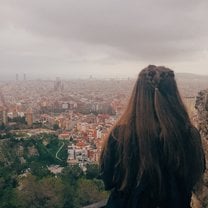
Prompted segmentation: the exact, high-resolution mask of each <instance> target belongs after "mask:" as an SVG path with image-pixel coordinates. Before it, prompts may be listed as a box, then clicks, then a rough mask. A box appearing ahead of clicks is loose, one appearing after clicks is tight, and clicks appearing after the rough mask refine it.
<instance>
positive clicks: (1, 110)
mask: <svg viewBox="0 0 208 208" xmlns="http://www.w3.org/2000/svg"><path fill="white" fill-rule="evenodd" d="M7 114H8V107H7V105H6V102H5V100H4V95H3V93H2V91H1V90H0V125H2V124H4V125H7V124H8V116H7Z"/></svg>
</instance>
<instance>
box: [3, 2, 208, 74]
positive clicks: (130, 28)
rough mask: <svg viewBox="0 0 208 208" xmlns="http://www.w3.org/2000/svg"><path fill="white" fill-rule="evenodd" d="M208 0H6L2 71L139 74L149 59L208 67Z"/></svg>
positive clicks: (194, 69)
mask: <svg viewBox="0 0 208 208" xmlns="http://www.w3.org/2000/svg"><path fill="white" fill-rule="evenodd" d="M207 8H208V2H205V1H202V0H199V1H194V0H191V1H188V0H182V1H179V0H176V1H168V2H167V1H164V0H159V1H157V4H155V2H154V1H153V0H148V1H144V0H142V1H139V2H137V1H131V2H122V1H119V0H113V1H110V0H106V1H96V0H89V1H85V2H83V1H80V0H76V1H75V0H68V1H67V0H63V1H62V2H61V3H60V2H58V1H55V0H54V1H49V0H45V1H35V0H31V1H28V2H26V1H23V0H20V1H18V2H14V1H6V0H1V8H0V19H1V20H0V26H1V27H0V45H1V50H0V76H1V77H11V75H13V74H14V76H15V74H16V73H18V74H24V73H25V74H27V75H28V77H30V76H31V77H33V76H34V77H37V78H40V77H47V76H48V77H56V76H60V77H62V76H63V77H65V76H66V77H72V78H79V77H81V78H87V77H90V76H91V75H92V76H93V77H96V78H102V77H104V78H105V77H108V78H109V77H118V76H119V77H121V78H122V77H135V75H137V74H138V73H139V71H140V70H141V69H143V68H144V67H146V66H147V65H149V64H156V65H165V66H167V67H170V68H171V69H173V70H174V71H175V72H176V73H184V72H186V73H194V74H208V71H207V68H208V62H207V60H208V26H207V24H206V20H207V17H208V15H207V12H206V11H207Z"/></svg>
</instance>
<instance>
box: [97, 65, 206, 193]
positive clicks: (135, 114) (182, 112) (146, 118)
mask: <svg viewBox="0 0 208 208" xmlns="http://www.w3.org/2000/svg"><path fill="white" fill-rule="evenodd" d="M110 135H111V136H113V137H114V138H115V139H116V140H117V142H118V145H117V151H116V152H117V161H116V164H115V167H116V168H117V169H119V174H118V173H117V175H115V177H114V179H115V180H117V181H120V187H119V188H120V190H123V189H125V188H127V187H128V186H131V185H132V184H135V183H136V182H135V180H136V181H137V182H138V181H140V179H141V177H142V175H143V174H144V173H145V174H148V179H149V180H150V181H152V182H154V184H156V187H158V189H159V188H160V187H161V183H162V170H161V159H162V160H164V161H165V165H166V167H167V168H168V169H169V170H170V171H171V172H174V173H177V174H178V175H180V177H182V178H183V179H184V180H185V181H186V183H187V186H190V187H193V185H194V184H195V183H196V181H197V180H198V179H199V178H200V176H201V175H202V173H203V165H204V163H203V150H202V147H201V142H200V136H199V134H198V131H197V130H196V129H195V128H194V127H193V125H192V123H191V121H190V118H189V115H188V113H187V110H186V108H185V106H184V104H183V102H182V99H181V96H180V94H179V91H178V88H177V84H176V81H175V75H174V72H173V71H172V70H170V69H168V68H166V67H163V66H158V67H157V66H154V65H149V66H148V67H147V68H145V69H143V70H142V71H141V72H140V74H139V76H138V79H137V81H136V84H135V86H134V89H133V91H132V95H131V97H130V100H129V104H128V106H127V108H126V110H125V112H124V113H123V115H122V116H121V118H120V119H119V120H118V122H117V123H116V125H115V126H114V128H113V129H112V131H111V132H110ZM197 137H199V138H198V140H197V139H195V138H197ZM109 138H110V136H109V137H108V139H109ZM197 141H199V142H197ZM107 143H108V140H107V142H106V144H107ZM158 145H160V146H161V148H158ZM106 148H108V146H107V145H105V146H104V148H103V151H102V154H101V159H100V161H101V163H102V162H103V157H104V155H105V152H106ZM161 151H162V152H161ZM161 155H162V157H163V158H161ZM190 171H192V172H191V174H190ZM158 189H157V190H155V191H158Z"/></svg>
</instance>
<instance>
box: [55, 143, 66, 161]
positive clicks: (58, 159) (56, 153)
mask: <svg viewBox="0 0 208 208" xmlns="http://www.w3.org/2000/svg"><path fill="white" fill-rule="evenodd" d="M64 145H65V143H64V142H63V143H62V145H61V147H60V148H59V149H58V151H57V152H56V159H58V160H60V161H62V159H61V158H60V157H58V153H59V152H60V151H61V149H62V148H63V147H64Z"/></svg>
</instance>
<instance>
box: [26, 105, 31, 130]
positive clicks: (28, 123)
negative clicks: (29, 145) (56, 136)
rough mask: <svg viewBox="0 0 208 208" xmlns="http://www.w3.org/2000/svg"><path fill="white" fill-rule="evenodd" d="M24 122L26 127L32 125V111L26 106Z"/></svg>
mask: <svg viewBox="0 0 208 208" xmlns="http://www.w3.org/2000/svg"><path fill="white" fill-rule="evenodd" d="M25 115H26V122H27V125H28V127H32V125H33V111H32V108H28V109H27V111H26V114H25Z"/></svg>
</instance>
